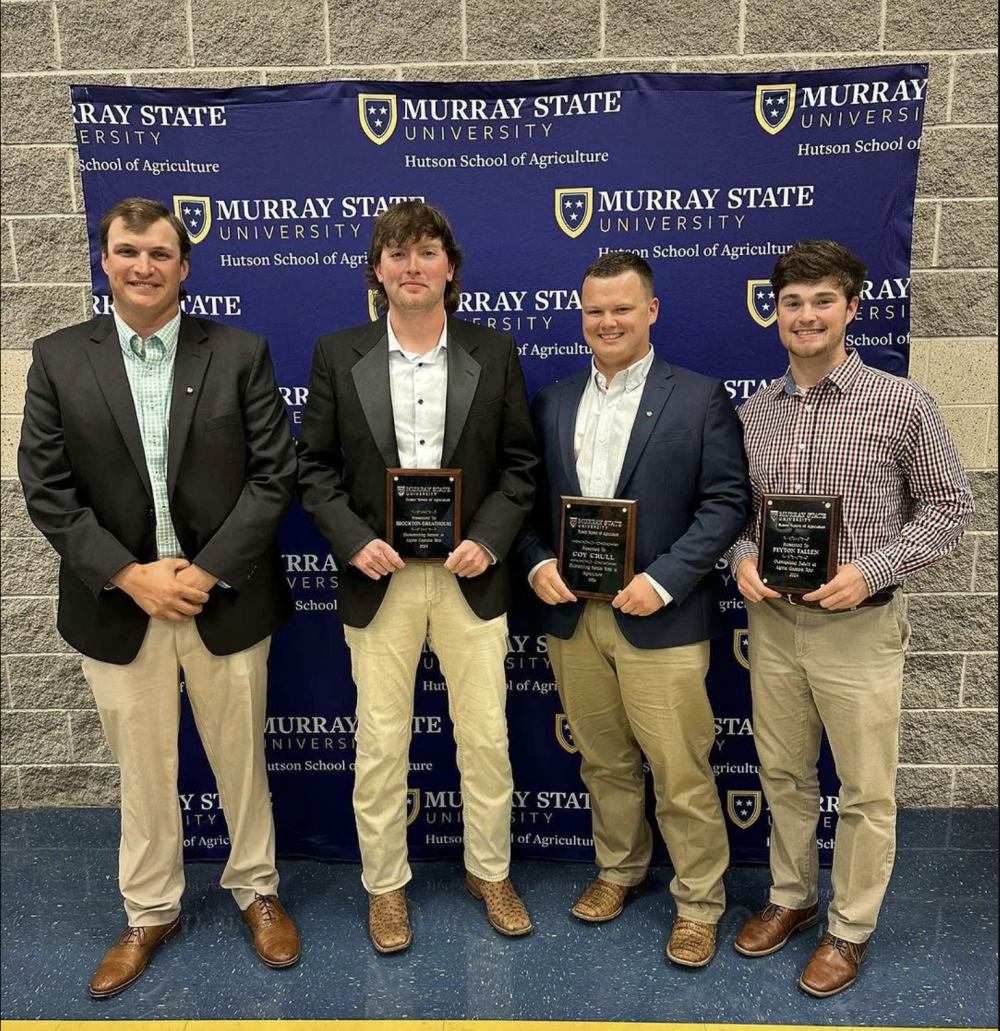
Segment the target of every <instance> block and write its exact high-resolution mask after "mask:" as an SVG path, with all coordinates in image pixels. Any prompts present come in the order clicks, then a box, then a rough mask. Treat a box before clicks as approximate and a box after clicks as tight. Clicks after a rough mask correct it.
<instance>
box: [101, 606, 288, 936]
mask: <svg viewBox="0 0 1000 1031" xmlns="http://www.w3.org/2000/svg"><path fill="white" fill-rule="evenodd" d="M270 640H271V639H270V638H265V639H264V640H263V641H261V642H260V643H259V644H256V645H254V647H253V648H248V649H247V650H246V651H242V652H237V653H236V654H235V655H213V654H212V653H211V652H210V651H209V650H208V649H207V648H206V647H205V645H204V644H202V641H201V637H200V636H199V634H198V628H197V626H196V625H195V622H194V620H187V621H186V622H184V623H172V622H168V621H166V620H160V619H151V620H150V621H149V629H148V630H147V631H146V637H145V640H144V641H143V642H142V647H141V648H140V649H139V654H138V655H137V656H136V658H135V659H134V660H133V661H132V662H130V663H129V664H128V665H125V666H119V665H115V664H113V663H108V662H98V661H97V660H96V659H88V658H85V659H84V660H83V673H84V676H85V677H86V678H87V682H88V683H89V684H90V687H91V689H92V690H93V692H94V698H95V700H96V701H97V709H98V712H99V713H100V717H101V723H102V725H103V726H104V733H105V736H106V737H107V739H108V745H109V747H110V748H111V753H112V754H113V755H114V757H115V760H116V761H117V762H118V765H119V766H120V767H121V793H122V836H121V847H120V850H119V855H118V883H119V887H120V889H121V893H122V895H123V896H124V898H125V912H126V914H127V915H128V922H129V924H131V925H132V926H140V927H152V926H155V925H157V924H168V923H171V922H172V921H173V920H174V918H175V917H176V916H177V915H178V913H180V901H181V895H182V893H183V891H184V863H183V854H182V849H183V845H184V832H183V828H182V826H181V812H180V804H179V801H178V798H177V765H178V761H177V733H178V729H179V726H180V713H181V695H180V685H179V674H180V671H181V669H183V670H184V683H185V685H186V690H187V696H188V701H189V702H190V703H191V710H192V712H193V713H194V719H195V724H196V725H197V727H198V733H199V735H200V737H201V742H202V744H203V745H204V747H205V754H206V755H207V756H208V761H209V763H210V764H211V766H212V771H213V773H214V774H215V779H216V784H217V785H218V789H219V800H220V802H221V804H222V807H223V809H224V811H225V818H226V825H227V826H228V829H229V836H230V840H231V842H232V848H231V851H230V855H229V861H228V862H227V863H226V867H225V869H224V870H223V871H222V878H221V881H220V883H221V884H222V886H223V887H224V888H228V889H229V890H230V891H232V893H233V897H234V898H235V899H236V902H237V904H238V905H239V907H240V909H246V907H247V906H249V905H250V903H251V902H253V900H254V895H255V893H259V894H261V895H273V894H275V893H276V891H277V888H278V873H277V870H276V869H275V867H274V823H273V821H272V819H271V799H270V794H269V791H268V785H267V771H266V768H265V763H264V719H265V709H266V702H267V653H268V649H269V647H270ZM220 829H221V828H220Z"/></svg>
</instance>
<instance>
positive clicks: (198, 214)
mask: <svg viewBox="0 0 1000 1031" xmlns="http://www.w3.org/2000/svg"><path fill="white" fill-rule="evenodd" d="M174 214H175V215H176V216H177V217H178V218H179V219H180V220H181V221H182V222H183V223H184V228H185V229H186V230H187V231H188V236H190V237H191V242H192V243H201V241H202V240H204V239H205V237H206V236H208V231H209V229H211V227H212V201H211V200H210V199H209V198H208V197H186V196H181V195H178V194H175V195H174Z"/></svg>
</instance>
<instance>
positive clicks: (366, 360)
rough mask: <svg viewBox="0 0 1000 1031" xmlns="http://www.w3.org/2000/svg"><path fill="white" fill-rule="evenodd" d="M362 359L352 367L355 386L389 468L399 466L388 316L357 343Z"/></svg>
mask: <svg viewBox="0 0 1000 1031" xmlns="http://www.w3.org/2000/svg"><path fill="white" fill-rule="evenodd" d="M354 349H355V350H356V351H357V352H358V354H360V355H362V357H361V359H360V360H359V361H357V362H355V364H354V367H353V368H352V369H351V378H352V379H353V380H354V388H355V389H356V390H357V392H358V399H359V400H360V402H361V408H362V409H363V411H364V413H365V419H366V420H367V422H368V428H369V429H370V430H371V433H372V437H374V439H375V446H376V447H377V448H378V450H379V454H380V455H381V456H382V458H383V460H384V461H385V464H386V468H389V469H394V468H396V467H398V466H399V450H398V448H397V445H396V426H395V423H394V422H393V419H392V391H391V389H390V387H389V337H388V335H387V334H386V331H385V317H384V316H383V317H382V318H381V319H380V320H379V321H378V322H376V323H374V324H373V326H372V327H371V332H370V333H365V334H364V335H363V336H362V338H361V339H360V340H359V341H358V342H357V343H356V344H355V345H354Z"/></svg>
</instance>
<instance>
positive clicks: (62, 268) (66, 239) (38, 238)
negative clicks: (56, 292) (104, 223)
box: [11, 215, 90, 283]
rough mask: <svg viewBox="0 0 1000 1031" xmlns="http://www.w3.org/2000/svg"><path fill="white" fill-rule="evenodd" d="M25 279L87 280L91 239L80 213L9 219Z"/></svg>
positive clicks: (68, 281) (20, 268)
mask: <svg viewBox="0 0 1000 1031" xmlns="http://www.w3.org/2000/svg"><path fill="white" fill-rule="evenodd" d="M11 227H12V229H13V233H14V247H15V249H16V251H17V265H18V271H19V272H20V278H21V281H22V282H24V283H31V282H37V283H52V282H61V283H73V282H80V283H89V282H90V243H89V240H88V237H87V220H86V219H85V218H84V216H83V215H74V216H71V217H69V218H15V219H11Z"/></svg>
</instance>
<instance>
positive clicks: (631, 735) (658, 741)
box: [548, 601, 729, 924]
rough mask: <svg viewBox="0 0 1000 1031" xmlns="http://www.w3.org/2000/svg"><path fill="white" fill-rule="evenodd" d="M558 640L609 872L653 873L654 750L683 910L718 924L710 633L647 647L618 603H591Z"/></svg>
mask: <svg viewBox="0 0 1000 1031" xmlns="http://www.w3.org/2000/svg"><path fill="white" fill-rule="evenodd" d="M548 649H549V656H550V658H551V659H552V667H553V669H554V671H555V675H556V685H557V687H558V689H559V697H560V699H561V700H562V704H563V708H564V709H565V711H566V716H567V718H568V720H569V725H570V729H571V730H572V732H573V741H574V742H575V743H576V745H577V746H578V747H579V749H580V757H581V763H580V773H581V775H582V777H583V782H584V783H585V784H586V785H587V789H588V790H589V791H590V796H591V807H592V810H593V823H594V848H595V852H596V858H597V865H598V867H599V869H600V872H601V877H602V878H603V879H604V880H606V881H610V882H611V883H612V884H619V885H627V886H632V885H635V884H639V883H640V882H641V881H642V880H643V879H644V878H645V876H646V870H647V868H648V867H649V861H650V856H651V854H652V848H653V839H652V832H651V830H650V827H649V824H648V823H647V822H646V816H645V787H646V782H645V776H644V773H643V764H642V753H645V756H646V759H647V760H648V762H649V765H650V768H651V770H652V773H653V790H654V791H655V793H656V820H657V824H658V825H659V828H660V832H661V833H662V835H663V840H664V841H665V842H666V845H667V850H668V851H669V853H670V861H671V863H672V864H673V867H674V877H673V879H672V880H671V882H670V892H671V894H672V895H673V897H674V901H675V903H676V905H677V915H678V916H680V917H684V918H685V919H688V920H697V921H700V922H701V923H709V924H714V923H717V922H718V921H719V919H720V917H721V916H722V913H723V911H724V910H725V907H726V893H725V888H724V886H723V883H722V875H723V874H724V873H725V871H726V868H727V866H728V865H729V841H728V838H727V836H726V826H725V823H724V820H723V816H722V807H721V806H720V804H719V794H718V791H717V790H716V787H715V777H714V775H713V773H712V768H711V766H710V765H709V762H708V756H709V752H710V751H711V748H712V745H713V743H714V741H715V721H714V718H713V715H712V709H711V706H710V705H709V702H708V695H707V693H706V691H705V674H706V672H707V671H708V659H709V645H708V641H699V642H697V643H695V644H688V645H683V646H681V647H677V648H652V649H647V648H636V647H635V646H634V645H631V644H629V642H628V641H627V640H626V639H625V637H624V636H623V634H622V632H621V630H619V628H618V624H617V622H616V620H615V617H614V610H613V609H612V608H611V605H610V603H609V602H603V601H588V602H587V604H586V606H585V608H584V610H583V615H582V616H581V617H580V622H579V623H578V624H577V628H576V631H575V632H574V634H573V636H572V637H571V638H570V639H569V640H568V641H563V640H560V639H559V638H556V637H553V636H552V635H551V634H550V635H549V637H548ZM640 749H641V752H640Z"/></svg>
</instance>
